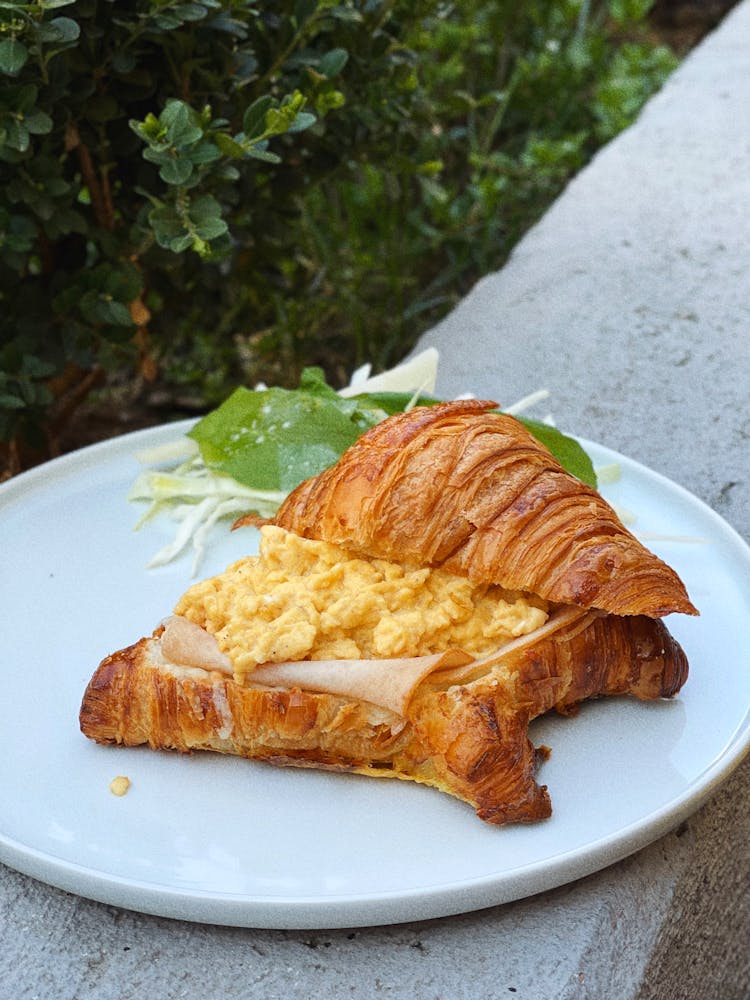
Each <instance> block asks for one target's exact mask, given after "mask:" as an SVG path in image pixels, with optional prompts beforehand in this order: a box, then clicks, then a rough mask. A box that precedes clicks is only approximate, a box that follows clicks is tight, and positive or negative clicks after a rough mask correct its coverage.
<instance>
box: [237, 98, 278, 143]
mask: <svg viewBox="0 0 750 1000" xmlns="http://www.w3.org/2000/svg"><path fill="white" fill-rule="evenodd" d="M272 105H273V98H272V97H269V96H268V94H265V95H264V96H263V97H259V98H258V100H257V101H253V103H252V104H251V105H250V107H249V108H247V110H246V111H245V113H244V115H243V116H242V130H243V132H244V133H245V135H246V136H247V137H248V139H254V138H255V137H256V136H258V135H262V134H263V132H265V129H266V112H267V111H268V110H269V109H270V108H271V106H272Z"/></svg>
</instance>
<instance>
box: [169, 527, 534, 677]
mask: <svg viewBox="0 0 750 1000" xmlns="http://www.w3.org/2000/svg"><path fill="white" fill-rule="evenodd" d="M175 614H178V615H183V616H184V617H186V618H189V619H190V620H191V621H193V622H195V623H196V624H198V625H200V626H202V627H203V628H205V629H207V631H209V632H211V633H212V634H213V635H215V636H216V639H217V640H218V643H219V646H220V648H221V650H222V652H224V653H226V654H227V656H228V657H229V658H230V660H231V661H232V665H233V667H234V670H235V675H236V676H237V677H238V679H240V678H241V677H242V676H243V675H245V674H247V673H249V672H251V671H252V670H253V669H254V668H255V667H256V666H257V665H259V664H261V663H268V662H282V661H285V660H304V659H312V660H327V659H337V660H341V659H370V658H373V659H380V658H383V659H385V658H391V657H405V656H421V655H425V654H428V653H436V652H442V651H444V650H446V649H455V648H459V649H462V650H464V651H465V652H466V653H469V654H470V655H472V656H481V655H482V654H484V653H489V652H491V651H492V650H494V649H496V648H497V647H498V646H499V645H501V644H502V643H503V642H505V641H507V640H508V639H510V638H512V637H514V636H518V635H525V634H527V633H528V632H531V631H533V630H534V629H535V628H538V627H539V626H540V625H543V624H544V622H545V621H546V620H547V606H546V604H545V602H544V601H542V600H541V599H537V598H535V597H533V596H526V595H521V594H518V593H514V592H509V591H506V590H503V589H502V588H501V587H497V586H488V585H477V584H473V583H471V582H470V581H469V580H467V579H465V578H464V577H460V576H455V575H453V574H451V573H446V572H445V571H443V570H440V569H424V568H410V567H406V566H401V565H399V564H397V563H392V562H386V561H385V560H380V559H360V558H356V557H353V556H351V555H350V554H349V553H347V552H346V551H345V550H343V549H341V548H338V547H337V546H334V545H329V544H328V543H327V542H318V541H311V540H309V539H305V538H300V537H299V536H298V535H294V534H292V533H291V532H288V531H285V530H284V529H283V528H278V527H275V526H273V525H266V526H265V527H263V528H262V529H261V541H260V551H259V555H258V556H253V557H248V558H245V559H241V560H240V561H239V562H236V563H234V564H233V565H232V566H230V567H229V568H228V569H227V570H226V571H225V572H224V573H221V574H220V575H218V576H215V577H212V578H210V579H208V580H205V581H203V582H201V583H198V584H196V585H195V586H193V587H191V588H190V590H188V591H187V593H186V594H185V595H184V596H183V597H182V598H181V599H180V601H179V603H178V605H177V607H176V608H175Z"/></svg>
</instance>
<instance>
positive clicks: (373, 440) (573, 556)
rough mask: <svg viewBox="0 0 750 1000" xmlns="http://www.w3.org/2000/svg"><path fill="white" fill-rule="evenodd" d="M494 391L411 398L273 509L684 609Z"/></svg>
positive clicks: (535, 579) (677, 583)
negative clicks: (487, 395)
mask: <svg viewBox="0 0 750 1000" xmlns="http://www.w3.org/2000/svg"><path fill="white" fill-rule="evenodd" d="M496 406H497V404H496V403H492V402H488V401H481V400H457V401H454V402H450V403H441V404H437V405H435V406H427V407H414V408H413V409H412V410H410V411H408V412H406V413H400V414H397V415H396V416H393V417H390V418H388V419H387V420H384V421H383V422H382V423H380V424H378V425H377V426H375V427H374V428H372V429H371V430H370V431H368V432H367V433H366V434H364V435H363V436H362V437H361V438H360V439H359V440H358V441H357V442H356V443H355V444H354V445H352V446H351V447H350V448H349V449H348V451H346V452H345V453H344V455H343V456H342V457H341V459H340V460H339V461H338V462H337V463H336V465H334V466H332V467H331V468H329V469H326V470H325V471H324V472H322V473H321V474H320V475H318V476H315V477H313V478H312V479H308V480H306V481H305V482H304V483H301V484H300V486H298V487H297V488H296V489H295V490H294V491H293V492H292V493H291V494H290V495H289V497H288V498H287V500H286V501H285V502H284V504H283V505H282V506H281V508H280V509H279V511H278V513H277V515H276V517H275V518H274V522H275V523H276V524H278V525H280V526H281V527H283V528H286V529H287V530H289V531H293V532H295V533H296V534H298V535H302V536H303V537H305V538H317V539H322V540H323V541H326V542H330V543H331V544H334V545H340V546H342V547H344V548H347V549H349V550H351V551H354V552H358V553H360V554H362V555H366V556H369V557H371V558H381V559H389V560H391V561H394V562H401V563H407V564H408V563H416V564H419V565H422V566H441V567H443V568H444V569H446V570H449V571H450V572H453V573H457V574H459V575H463V576H467V577H469V579H471V580H473V581H475V582H479V583H496V584H500V585H501V586H503V587H506V588H508V589H510V590H523V591H528V592H533V593H535V594H538V595H539V596H541V597H543V598H545V599H547V600H549V601H553V602H559V603H563V604H575V605H579V606H581V607H586V608H598V609H601V610H604V611H606V612H609V613H611V614H618V615H649V616H651V617H653V618H658V617H661V616H662V615H666V614H669V613H670V612H674V611H680V612H685V613H688V614H696V613H697V612H696V610H695V608H694V607H693V605H692V604H691V602H690V599H689V597H688V595H687V593H686V590H685V587H684V586H683V584H682V582H681V580H680V579H679V577H678V576H677V574H676V573H675V572H674V571H673V570H672V569H671V568H670V567H669V566H667V565H666V564H665V563H664V562H662V560H661V559H659V558H658V557H657V556H655V555H654V554H653V553H651V552H649V551H648V549H646V548H645V547H644V546H643V545H642V544H641V543H640V542H639V541H638V540H637V539H636V538H635V537H634V536H633V535H632V534H631V533H630V532H629V531H628V530H627V529H626V528H625V527H624V526H623V525H622V523H621V522H620V520H619V518H618V517H617V515H616V514H615V512H614V511H613V510H612V508H611V507H610V506H609V504H607V503H606V501H605V500H603V499H602V497H600V496H599V494H598V493H597V492H596V491H595V490H593V489H591V488H590V487H588V486H586V485H584V484H583V483H582V482H580V481H579V480H578V479H576V478H575V477H574V476H572V475H571V474H570V473H568V472H566V471H565V469H563V467H562V466H561V465H560V464H559V463H558V462H557V461H556V459H555V458H553V456H552V455H551V454H550V453H549V451H547V449H546V448H544V446H543V445H541V444H540V443H539V442H538V441H537V440H536V439H535V438H534V437H533V435H531V434H530V433H529V432H528V431H527V430H526V429H525V428H524V427H523V426H522V425H521V424H520V423H519V422H518V421H517V420H515V419H514V418H513V417H510V416H507V415H505V414H501V413H497V412H489V411H491V410H493V409H494V408H495V407H496Z"/></svg>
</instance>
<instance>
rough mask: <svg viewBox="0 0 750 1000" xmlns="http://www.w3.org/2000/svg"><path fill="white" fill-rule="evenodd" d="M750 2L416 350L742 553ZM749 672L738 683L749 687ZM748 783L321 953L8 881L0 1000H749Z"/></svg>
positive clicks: (0, 889) (0, 909) (8, 875)
mask: <svg viewBox="0 0 750 1000" xmlns="http://www.w3.org/2000/svg"><path fill="white" fill-rule="evenodd" d="M748 108H750V0H745V2H744V3H742V4H741V5H740V6H739V7H738V8H736V9H735V11H734V12H733V13H732V14H731V15H730V16H729V17H728V18H727V20H726V21H725V22H724V24H723V25H722V27H721V28H720V29H719V30H718V31H717V32H716V33H715V34H714V35H713V36H711V37H710V38H709V39H708V40H707V41H706V42H704V43H703V45H702V46H701V47H700V48H699V49H698V50H696V51H695V52H694V53H693V54H692V55H691V56H690V57H689V58H688V60H687V61H686V62H685V63H684V65H683V66H682V67H681V68H680V69H679V70H678V72H677V73H676V74H675V75H674V77H673V78H672V79H671V80H670V81H669V83H668V85H667V86H666V87H665V88H664V90H663V92H662V93H661V94H659V95H658V96H657V97H656V98H655V99H654V100H653V101H652V102H651V103H650V104H649V106H648V107H647V108H646V110H645V111H644V113H643V115H642V117H641V118H640V120H639V121H638V122H637V124H636V125H635V126H634V127H633V128H632V129H630V130H629V131H628V132H627V133H626V134H624V135H623V136H621V137H620V138H619V139H618V140H617V141H615V142H614V143H612V144H611V145H610V146H608V147H607V148H606V149H605V150H603V151H602V152H601V153H600V155H599V156H598V157H597V158H596V160H595V161H594V162H593V163H592V164H591V165H590V166H589V167H588V168H587V169H586V170H585V171H584V172H583V173H582V174H581V175H580V176H579V177H578V178H577V179H576V180H575V181H574V182H573V183H572V184H571V185H570V187H569V188H568V190H567V191H566V192H565V193H564V194H563V196H562V197H561V198H560V199H559V201H558V202H557V204H555V205H554V206H553V208H552V209H551V210H550V212H549V213H548V214H547V215H546V216H545V218H544V219H543V220H542V222H541V223H540V224H539V225H538V226H537V227H536V228H535V229H534V230H533V231H532V232H531V233H529V234H528V236H527V237H526V238H525V239H524V240H523V242H522V243H521V245H520V246H519V247H518V249H517V250H516V252H515V253H514V255H513V257H512V259H511V260H510V262H509V263H508V265H507V266H506V267H505V268H504V269H503V271H502V272H501V273H499V274H496V275H492V276H490V277H487V278H485V279H484V280H483V281H481V282H480V283H479V284H478V285H477V287H476V289H475V290H474V291H473V292H472V293H471V294H470V295H469V296H468V297H467V298H466V300H465V301H464V302H463V303H462V304H461V305H460V306H459V307H458V308H457V309H456V310H455V312H454V313H453V314H452V315H451V316H449V317H448V318H447V319H446V320H445V321H444V322H443V323H441V324H440V326H438V327H437V328H436V329H435V330H434V331H432V332H431V333H429V334H428V335H427V336H426V337H425V338H424V339H423V344H428V343H429V344H435V345H437V346H438V347H439V348H440V350H441V353H442V357H443V363H442V376H441V378H442V383H441V385H440V387H439V388H440V390H441V391H442V392H444V393H446V394H452V393H457V392H461V391H464V390H467V389H472V390H473V391H475V392H477V393H480V394H486V395H489V396H490V397H495V398H497V395H498V394H499V395H500V396H501V397H502V398H501V402H504V403H508V402H511V401H513V400H514V399H517V398H518V397H520V396H522V395H524V394H526V393H527V392H529V391H530V390H532V389H535V388H538V387H540V386H546V387H547V388H549V389H550V390H551V391H552V393H553V397H552V403H551V408H552V409H553V411H554V414H555V416H556V418H557V421H558V423H559V424H560V425H561V426H563V427H565V428H568V429H571V430H574V431H575V432H576V433H578V434H581V435H584V436H586V437H590V438H593V439H595V440H599V441H602V442H603V443H606V444H607V445H609V446H611V447H614V448H616V449H619V450H621V451H623V452H625V453H627V454H630V455H633V456H634V457H637V458H639V459H640V460H641V461H643V462H644V463H645V464H647V465H649V466H651V467H653V468H656V469H659V470H661V471H662V472H664V474H666V475H667V476H669V477H671V478H673V479H675V480H677V481H678V482H680V483H682V484H683V485H685V486H686V487H687V488H688V489H690V490H691V491H693V492H694V493H696V494H697V495H698V496H700V497H702V498H703V499H704V500H706V501H707V502H708V503H709V504H711V505H712V506H713V507H714V508H715V509H716V510H717V511H718V512H719V513H721V514H722V515H723V516H725V517H726V518H727V519H728V520H729V521H730V522H731V523H732V524H733V525H734V526H735V527H736V528H737V529H739V531H740V532H742V533H743V534H744V535H745V536H746V537H748V536H750V459H749V458H748V443H749V442H750V269H749V268H748V261H750V215H748V209H747V206H748V205H750V171H749V170H748V163H749V162H750V116H749V115H748ZM749 669H750V665H749ZM749 779H750V765H747V764H746V765H745V766H744V767H742V768H740V769H739V770H738V771H737V772H736V773H735V775H734V776H733V777H732V779H731V780H730V781H728V782H727V783H726V785H725V786H724V787H723V788H722V790H721V791H720V792H719V793H718V794H717V795H716V796H715V797H714V798H713V799H712V801H711V802H710V803H709V804H708V805H707V806H706V807H705V808H704V809H702V810H701V811H700V812H699V813H697V814H696V815H695V816H693V817H692V818H691V819H690V820H689V821H688V822H687V823H684V824H683V825H682V826H681V828H680V829H678V830H676V831H674V832H673V833H671V834H669V835H668V836H666V837H664V838H663V839H661V840H660V841H658V842H657V843H655V844H653V845H651V846H650V847H649V848H647V849H645V850H643V851H641V852H639V853H638V854H636V855H635V856H633V857H631V858H629V859H627V860H626V861H624V862H621V863H619V864H617V865H614V866H612V867H610V868H608V869H606V870H605V871H603V872H600V873H599V874H597V875H594V876H591V877H589V878H587V879H583V880H581V881H579V882H576V883H574V884H572V885H569V886H565V887H563V888H560V889H558V890H555V891H553V892H549V893H545V894H543V895H540V896H537V897H534V898H531V899H527V900H523V901H520V902H518V903H514V904H511V905H508V906H504V907H497V908H494V909H491V910H486V911H482V912H479V913H473V914H467V915H465V916H461V917H456V918H449V919H444V920H436V921H431V922H425V923H420V924H411V925H404V926H397V927H385V928H377V929H371V930H352V931H335V932H323V931H321V932H319V933H311V932H299V933H297V932H272V931H247V930H236V929H231V928H220V927H210V926H202V925H193V924H187V923H180V922H178V921H168V920H162V919H158V918H152V917H147V916H143V915H140V914H136V913H131V912H128V911H122V910H118V909H116V908H113V907H108V906H103V905H100V904H97V903H93V902H90V901H88V900H84V899H79V898H77V897H74V896H69V895H67V894H65V893H63V892H60V891H58V890H55V889H51V888H49V887H47V886H45V885H42V884H40V883H37V882H34V881H33V880H31V879H29V878H26V877H24V876H22V875H19V874H17V873H15V872H13V871H10V870H9V869H4V868H0V940H1V941H2V946H1V947H0V997H2V998H5V997H8V998H11V997H12V998H16V997H26V998H33V997H38V998H40V1000H46V998H52V997H54V998H56V1000H84V998H85V1000H142V998H143V997H151V996H159V997H163V998H167V1000H171V998H178V997H190V998H191V997H201V998H203V1000H233V998H240V997H242V998H250V997H257V998H263V1000H274V998H279V1000H280V998H284V1000H296V998H300V1000H302V998H305V1000H306V998H309V997H311V996H328V997H347V998H353V1000H359V998H361V1000H365V998H367V1000H370V998H372V997H373V996H384V997H389V998H391V1000H397V998H409V1000H438V998H439V1000H453V998H471V1000H485V998H486V1000H490V998H493V1000H494V998H498V997H504V996H508V997H514V996H515V997H519V998H523V1000H551V998H561V1000H573V998H576V1000H578V998H592V1000H608V998H612V1000H657V998H658V1000H673V998H674V1000H677V998H687V997H690V998H693V997H695V998H699V997H704V996H720V997H722V998H723V1000H741V998H747V997H748V996H750V948H748V947H747V944H748V941H750V893H748V886H750V792H749V791H748V788H750V780H749Z"/></svg>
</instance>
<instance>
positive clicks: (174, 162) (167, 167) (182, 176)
mask: <svg viewBox="0 0 750 1000" xmlns="http://www.w3.org/2000/svg"><path fill="white" fill-rule="evenodd" d="M192 172H193V164H192V163H191V162H190V160H188V159H187V158H182V157H174V158H172V159H167V160H166V161H165V162H164V163H162V166H161V168H160V170H159V176H160V177H161V179H162V180H163V181H164V182H165V183H166V184H175V185H178V186H179V185H180V184H185V183H186V182H187V181H188V180H189V179H190V175H191V174H192Z"/></svg>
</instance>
